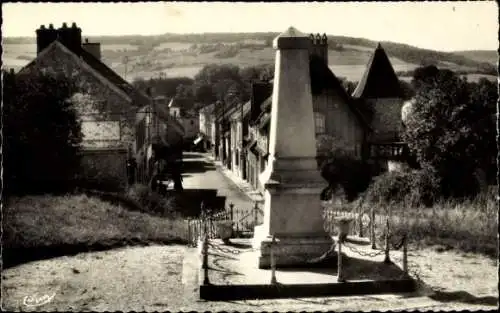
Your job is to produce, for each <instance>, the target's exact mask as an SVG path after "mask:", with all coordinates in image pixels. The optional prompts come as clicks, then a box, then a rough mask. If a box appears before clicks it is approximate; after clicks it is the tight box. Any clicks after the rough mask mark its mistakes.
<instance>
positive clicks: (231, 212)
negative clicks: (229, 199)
mask: <svg viewBox="0 0 500 313" xmlns="http://www.w3.org/2000/svg"><path fill="white" fill-rule="evenodd" d="M233 210H234V204H233V203H230V204H229V214H230V215H231V222H232V221H233Z"/></svg>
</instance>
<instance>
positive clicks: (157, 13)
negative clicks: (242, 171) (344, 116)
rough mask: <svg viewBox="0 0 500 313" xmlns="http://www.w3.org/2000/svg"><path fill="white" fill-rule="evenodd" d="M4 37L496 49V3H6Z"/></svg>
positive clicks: (450, 49)
mask: <svg viewBox="0 0 500 313" xmlns="http://www.w3.org/2000/svg"><path fill="white" fill-rule="evenodd" d="M2 11H3V25H2V34H3V36H5V37H24V36H26V37H34V36H35V30H36V29H37V28H39V27H40V25H42V24H45V25H48V24H49V23H53V24H54V26H56V27H60V26H61V25H62V23H63V22H66V23H68V25H71V23H72V22H76V23H77V25H78V26H79V27H81V28H82V35H83V36H105V35H110V36H114V35H159V34H164V33H204V32H207V33H210V32H282V31H284V30H286V29H287V28H288V27H289V26H294V27H295V28H297V29H298V30H300V31H302V32H304V33H327V34H329V35H338V36H350V37H361V38H367V39H371V40H376V41H392V42H399V43H405V44H409V45H412V46H416V47H419V48H425V49H433V50H440V51H457V50H496V49H498V22H497V21H498V8H497V4H496V2H495V1H480V2H478V1H473V2H400V3H394V2H386V3H383V2H371V3H369V2H365V3H359V2H337V3H335V2H327V3H324V2H302V3H301V2H291V3H284V2H279V3H264V2H261V3H245V2H240V3H234V2H233V3H227V2H215V3H214V2H210V3H208V2H196V3H187V2H141V3H8V4H3V5H2Z"/></svg>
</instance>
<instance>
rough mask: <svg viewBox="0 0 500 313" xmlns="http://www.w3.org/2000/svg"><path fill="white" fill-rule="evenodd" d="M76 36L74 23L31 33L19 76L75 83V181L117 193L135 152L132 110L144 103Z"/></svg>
mask: <svg viewBox="0 0 500 313" xmlns="http://www.w3.org/2000/svg"><path fill="white" fill-rule="evenodd" d="M81 32H82V30H81V29H80V28H79V27H77V25H76V24H75V23H73V24H72V26H71V27H68V26H67V24H66V23H64V24H63V25H62V27H60V28H59V29H55V28H54V26H53V25H52V24H50V25H49V27H47V28H46V27H45V26H44V25H42V26H41V27H40V28H39V29H37V30H36V35H37V38H36V41H37V56H36V58H35V59H34V60H33V61H31V62H30V63H29V64H27V65H26V66H25V67H23V68H22V69H21V70H20V73H29V72H32V71H39V72H43V73H58V74H61V73H62V74H64V75H65V76H66V77H68V78H69V79H70V80H72V81H73V82H75V83H76V85H77V88H78V90H79V91H78V92H77V93H75V94H74V96H73V99H72V100H73V102H74V103H75V108H76V110H77V112H78V116H79V118H80V120H81V125H82V133H83V142H82V171H81V177H80V179H81V180H82V181H84V182H85V183H86V184H87V185H88V186H98V185H99V186H100V185H102V184H106V185H107V186H109V188H116V189H123V188H124V187H126V185H127V165H126V164H127V159H128V158H130V157H131V156H132V155H133V153H134V150H135V128H134V124H135V118H136V116H135V115H136V111H137V109H138V108H140V107H143V106H145V105H148V104H149V102H150V99H149V97H148V96H147V95H145V94H143V93H141V92H139V91H137V90H136V89H135V88H133V87H132V86H131V84H130V83H128V82H127V81H125V80H124V79H123V78H121V77H120V75H118V74H116V73H115V72H114V71H113V70H112V69H110V68H109V67H108V66H107V65H106V64H105V63H103V62H102V60H101V51H100V44H99V43H90V42H88V40H86V41H85V42H82V35H81ZM111 186H113V187H111Z"/></svg>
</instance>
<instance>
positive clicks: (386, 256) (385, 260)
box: [384, 217, 391, 263]
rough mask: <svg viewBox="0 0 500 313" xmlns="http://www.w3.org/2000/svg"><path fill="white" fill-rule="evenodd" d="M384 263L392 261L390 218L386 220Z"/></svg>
mask: <svg viewBox="0 0 500 313" xmlns="http://www.w3.org/2000/svg"><path fill="white" fill-rule="evenodd" d="M384 263H391V259H390V256H389V217H387V219H386V224H385V258H384Z"/></svg>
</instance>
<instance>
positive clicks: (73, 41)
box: [57, 22, 82, 54]
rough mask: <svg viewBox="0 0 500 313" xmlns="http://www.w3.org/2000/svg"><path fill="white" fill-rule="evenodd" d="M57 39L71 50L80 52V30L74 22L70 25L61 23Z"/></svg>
mask: <svg viewBox="0 0 500 313" xmlns="http://www.w3.org/2000/svg"><path fill="white" fill-rule="evenodd" d="M57 31H58V34H59V37H58V40H59V41H60V42H61V43H62V44H63V45H64V46H66V48H68V49H70V50H71V51H73V52H75V53H77V54H80V49H81V47H82V30H81V28H79V27H78V26H77V25H76V23H74V22H73V23H72V24H71V27H68V24H66V23H63V25H62V27H61V28H59V29H58V30H57Z"/></svg>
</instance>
